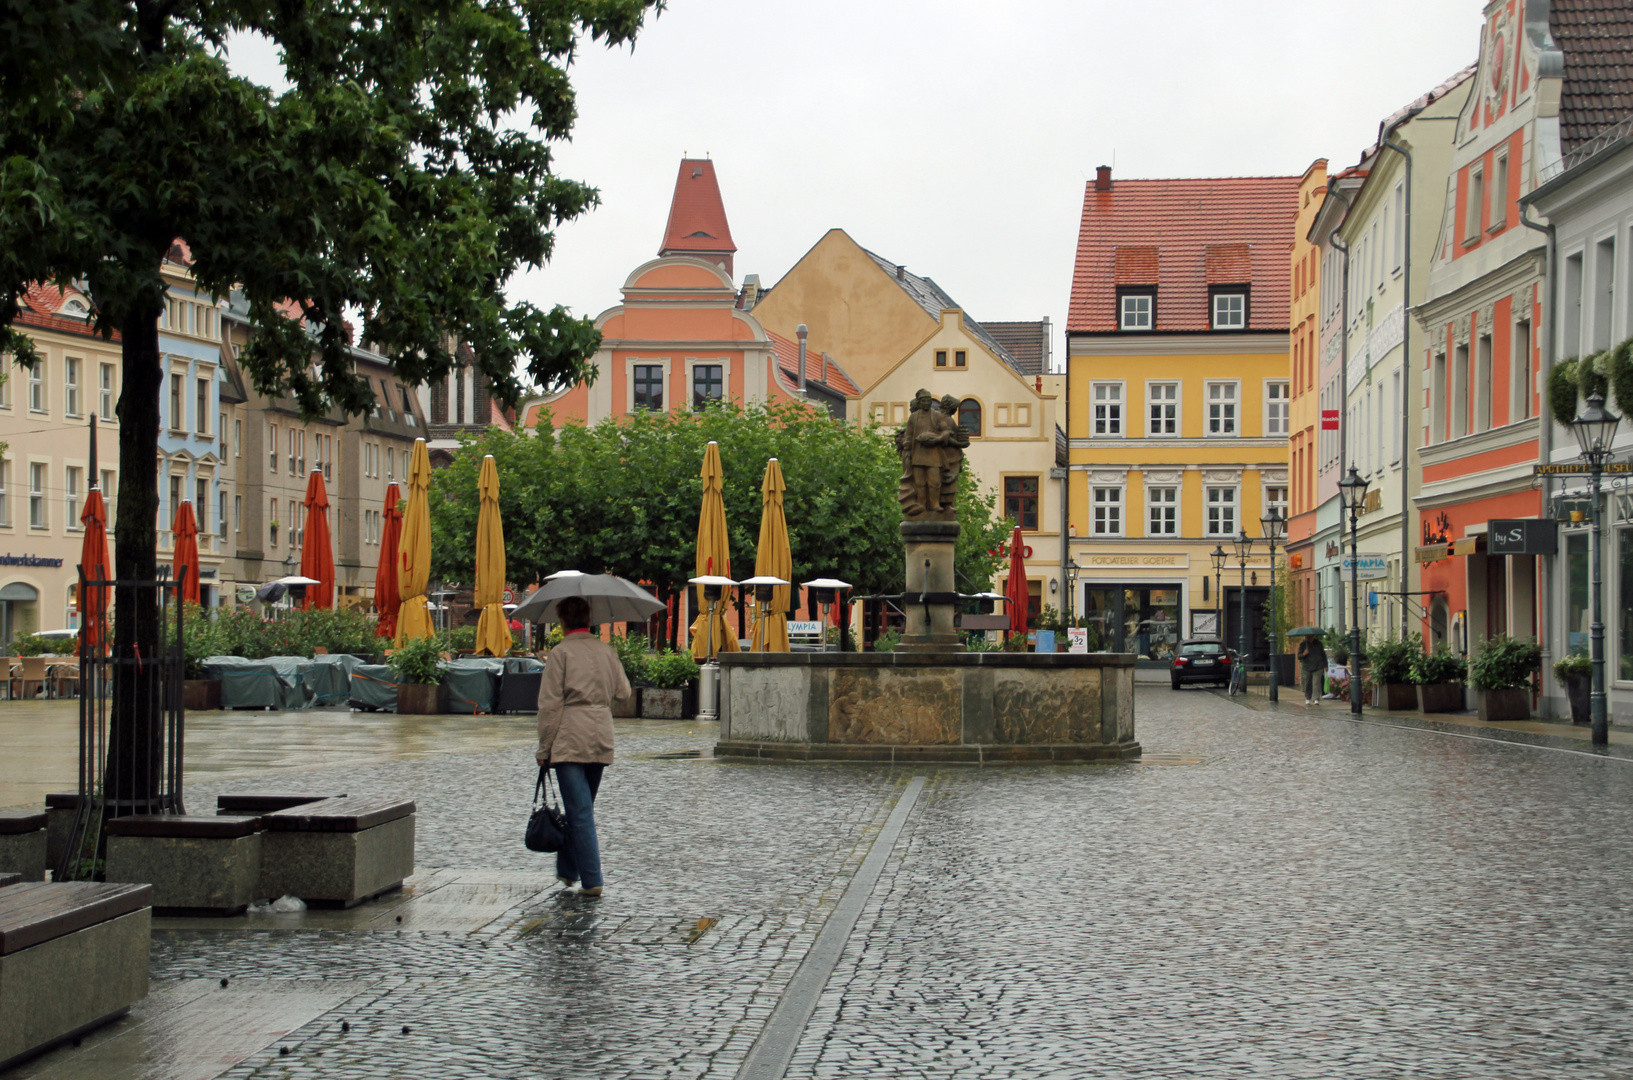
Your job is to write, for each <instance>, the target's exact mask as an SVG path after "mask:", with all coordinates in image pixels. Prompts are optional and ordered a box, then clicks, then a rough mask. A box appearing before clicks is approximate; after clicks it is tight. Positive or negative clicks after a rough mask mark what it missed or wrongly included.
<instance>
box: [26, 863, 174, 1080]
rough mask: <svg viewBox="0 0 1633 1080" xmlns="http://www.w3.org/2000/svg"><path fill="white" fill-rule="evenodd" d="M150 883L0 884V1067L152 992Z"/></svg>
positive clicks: (93, 1024)
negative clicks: (149, 982) (149, 975)
mask: <svg viewBox="0 0 1633 1080" xmlns="http://www.w3.org/2000/svg"><path fill="white" fill-rule="evenodd" d="M151 896H152V890H151V889H149V888H148V887H147V886H146V885H108V884H101V883H96V882H77V881H76V882H57V883H48V882H26V883H24V884H21V885H13V886H10V887H9V888H6V889H3V890H0V1017H4V1018H5V1022H4V1023H0V1069H4V1068H6V1067H8V1066H10V1065H12V1064H14V1063H16V1062H18V1061H21V1060H23V1059H24V1058H28V1057H32V1056H33V1055H35V1054H38V1053H41V1052H43V1051H45V1050H48V1049H50V1048H51V1047H52V1046H55V1045H56V1044H58V1043H60V1042H63V1041H64V1040H67V1039H71V1038H74V1037H75V1036H77V1035H79V1034H81V1033H83V1032H86V1031H89V1030H91V1029H92V1028H95V1027H98V1026H100V1025H102V1024H105V1023H107V1022H108V1021H110V1020H114V1019H117V1018H118V1017H120V1016H122V1015H124V1014H125V1013H126V1012H127V1011H129V1009H130V1007H131V1006H132V1005H134V1004H135V1003H136V1002H138V1001H140V1000H141V999H142V998H144V997H146V996H147V967H148V950H149V944H150V939H151V936H152V924H153V909H152V908H151V907H149V906H148V901H149V899H150V898H151Z"/></svg>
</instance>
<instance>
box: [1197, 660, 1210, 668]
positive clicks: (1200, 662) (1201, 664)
mask: <svg viewBox="0 0 1633 1080" xmlns="http://www.w3.org/2000/svg"><path fill="white" fill-rule="evenodd" d="M1196 666H1197V667H1213V661H1212V660H1198V661H1197V662H1196Z"/></svg>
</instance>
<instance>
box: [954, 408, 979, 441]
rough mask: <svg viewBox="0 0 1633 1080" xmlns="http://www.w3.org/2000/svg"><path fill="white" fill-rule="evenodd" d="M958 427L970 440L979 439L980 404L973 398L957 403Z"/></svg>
mask: <svg viewBox="0 0 1633 1080" xmlns="http://www.w3.org/2000/svg"><path fill="white" fill-rule="evenodd" d="M958 426H959V427H961V428H963V429H964V430H965V431H966V432H968V433H969V435H970V437H971V438H972V439H978V438H980V437H981V403H980V402H979V401H976V400H975V399H974V398H965V399H964V400H963V401H960V402H959V403H958Z"/></svg>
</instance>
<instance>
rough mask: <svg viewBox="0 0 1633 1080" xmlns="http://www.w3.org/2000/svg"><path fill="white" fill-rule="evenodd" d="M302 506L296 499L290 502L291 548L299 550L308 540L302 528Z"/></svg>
mask: <svg viewBox="0 0 1633 1080" xmlns="http://www.w3.org/2000/svg"><path fill="white" fill-rule="evenodd" d="M301 509H302V507H301V504H300V503H298V502H296V501H295V500H294V499H290V500H289V546H290V547H292V548H298V547H300V546H301V542H302V541H303V540H305V539H306V533H305V530H304V529H302V528H301Z"/></svg>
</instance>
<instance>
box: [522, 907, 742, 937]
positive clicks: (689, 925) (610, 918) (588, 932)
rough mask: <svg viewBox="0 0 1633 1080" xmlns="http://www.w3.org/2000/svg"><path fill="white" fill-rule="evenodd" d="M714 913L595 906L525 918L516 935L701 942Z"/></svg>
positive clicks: (712, 924) (714, 921) (713, 922)
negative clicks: (653, 913)
mask: <svg viewBox="0 0 1633 1080" xmlns="http://www.w3.org/2000/svg"><path fill="white" fill-rule="evenodd" d="M719 922H720V919H719V918H718V917H717V916H712V915H705V916H703V917H701V918H694V917H691V916H687V917H684V918H676V917H674V916H658V917H655V918H654V917H650V916H639V915H619V914H616V913H612V912H604V911H600V910H597V909H593V908H592V909H585V910H579V911H563V912H559V913H557V914H554V915H546V916H542V917H540V916H535V917H531V918H526V919H524V921H523V922H522V923H521V924H520V930H519V932H518V934H517V936H518V937H521V938H533V937H537V938H550V939H556V940H561V941H579V942H584V943H586V944H596V945H683V946H692V945H696V944H697V943H698V942H699V941H701V940H702V939H703V937H704V935H706V934H707V933H708V932H709V931H710V930H711V929H713V928H714V927H715V926H716V925H718V924H719Z"/></svg>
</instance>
